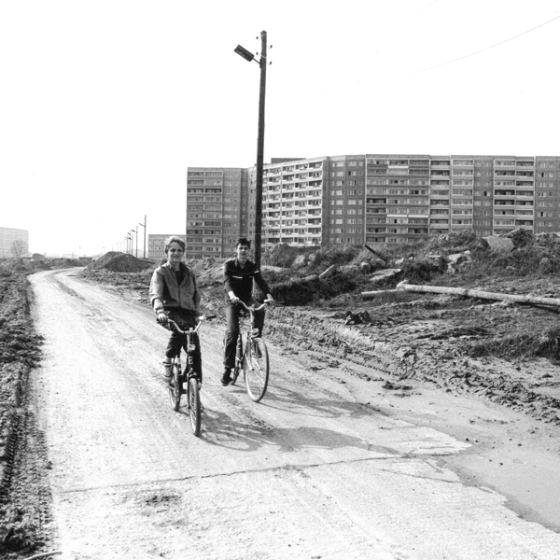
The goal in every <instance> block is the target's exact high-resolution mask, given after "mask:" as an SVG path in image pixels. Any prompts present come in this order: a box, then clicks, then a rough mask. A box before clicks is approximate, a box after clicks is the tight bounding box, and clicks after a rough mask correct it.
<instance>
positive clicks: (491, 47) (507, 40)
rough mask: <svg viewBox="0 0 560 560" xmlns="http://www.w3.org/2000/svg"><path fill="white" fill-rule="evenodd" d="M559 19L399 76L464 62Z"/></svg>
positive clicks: (557, 17) (553, 19)
mask: <svg viewBox="0 0 560 560" xmlns="http://www.w3.org/2000/svg"><path fill="white" fill-rule="evenodd" d="M559 18H560V15H558V16H556V17H553V18H552V19H549V20H548V21H545V22H543V23H540V24H539V25H537V26H536V27H532V28H531V29H527V30H526V31H523V32H522V33H519V34H518V35H514V36H513V37H510V38H509V39H505V40H504V41H500V42H499V43H496V44H494V45H490V46H488V47H484V48H483V49H480V50H478V51H474V52H472V53H470V54H466V55H464V56H460V57H458V58H454V59H453V60H448V61H446V62H441V63H440V64H435V65H434V66H429V67H428V68H422V69H421V70H414V71H412V72H408V73H407V74H401V76H411V75H413V74H420V73H422V72H428V70H434V69H435V68H441V67H442V66H447V65H448V64H453V63H454V62H458V61H459V60H464V59H465V58H469V57H471V56H474V55H476V54H480V53H482V52H484V51H488V50H490V49H494V48H496V47H499V46H500V45H503V44H504V43H508V42H509V41H513V40H514V39H518V38H519V37H521V36H523V35H526V34H527V33H531V31H535V29H539V27H543V26H544V25H547V24H548V23H551V22H553V21H555V20H557V19H559Z"/></svg>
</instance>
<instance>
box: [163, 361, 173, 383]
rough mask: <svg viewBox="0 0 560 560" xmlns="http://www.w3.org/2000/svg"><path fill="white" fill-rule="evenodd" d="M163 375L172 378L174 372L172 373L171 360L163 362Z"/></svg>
mask: <svg viewBox="0 0 560 560" xmlns="http://www.w3.org/2000/svg"><path fill="white" fill-rule="evenodd" d="M162 373H163V377H165V379H171V377H173V374H172V373H171V362H163V372H162Z"/></svg>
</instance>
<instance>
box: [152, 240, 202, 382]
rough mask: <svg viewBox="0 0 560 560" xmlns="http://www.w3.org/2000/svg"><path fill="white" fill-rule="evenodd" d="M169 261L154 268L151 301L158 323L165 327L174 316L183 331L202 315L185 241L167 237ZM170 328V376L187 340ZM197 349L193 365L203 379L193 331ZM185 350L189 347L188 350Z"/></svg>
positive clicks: (167, 362)
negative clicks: (186, 253) (173, 359)
mask: <svg viewBox="0 0 560 560" xmlns="http://www.w3.org/2000/svg"><path fill="white" fill-rule="evenodd" d="M165 254H166V256H167V262H166V263H164V264H162V265H161V266H159V267H158V268H156V269H155V270H154V273H153V275H152V280H151V282H150V302H151V304H152V308H153V309H154V311H155V313H156V315H157V322H158V323H160V324H161V325H164V326H166V324H167V320H168V319H171V320H173V321H175V322H177V323H179V325H181V328H183V330H184V329H185V328H192V327H194V326H195V325H196V321H197V319H198V316H199V306H200V292H199V291H198V286H197V282H196V277H195V275H194V272H193V271H192V270H191V269H190V268H189V267H188V266H187V265H186V264H185V263H184V262H182V260H183V255H184V254H185V242H184V241H183V240H182V239H181V238H180V237H176V236H173V235H172V236H171V237H168V238H167V239H166V240H165ZM168 328H169V329H170V330H171V336H170V338H169V343H168V344H167V349H166V350H165V357H164V359H163V376H164V377H165V378H166V379H171V375H172V373H171V360H172V358H173V357H174V356H176V355H177V354H178V353H179V352H180V350H181V345H183V344H184V343H185V337H184V336H183V335H182V334H180V333H178V332H177V331H175V330H174V329H173V328H171V327H168ZM194 343H195V345H196V350H195V352H194V354H193V366H194V369H195V371H198V373H199V374H200V377H201V379H202V361H201V357H200V341H199V339H198V334H196V333H195V334H194ZM185 350H186V349H185Z"/></svg>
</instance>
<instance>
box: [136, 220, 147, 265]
mask: <svg viewBox="0 0 560 560" xmlns="http://www.w3.org/2000/svg"><path fill="white" fill-rule="evenodd" d="M147 222H148V220H147V217H146V216H145V215H144V223H143V224H141V223H140V222H138V225H139V226H142V227H143V228H144V252H143V253H142V256H143V257H144V258H146V224H147Z"/></svg>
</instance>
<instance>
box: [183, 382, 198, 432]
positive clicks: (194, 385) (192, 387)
mask: <svg viewBox="0 0 560 560" xmlns="http://www.w3.org/2000/svg"><path fill="white" fill-rule="evenodd" d="M187 400H188V407H189V418H190V421H191V428H192V432H193V434H194V435H195V436H197V437H198V436H199V435H200V428H201V425H202V417H201V412H200V392H199V390H198V379H197V378H196V377H190V378H189V388H188V389H187Z"/></svg>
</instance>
